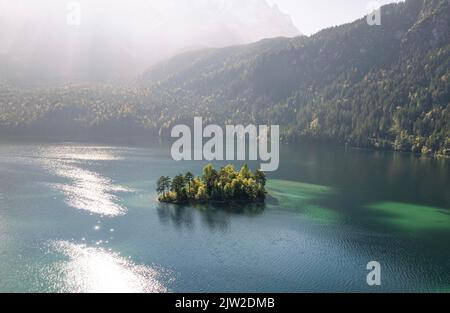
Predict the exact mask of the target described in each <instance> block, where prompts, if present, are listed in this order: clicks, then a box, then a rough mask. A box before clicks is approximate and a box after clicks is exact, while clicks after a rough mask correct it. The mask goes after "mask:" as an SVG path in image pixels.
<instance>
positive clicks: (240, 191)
mask: <svg viewBox="0 0 450 313" xmlns="http://www.w3.org/2000/svg"><path fill="white" fill-rule="evenodd" d="M266 182H267V179H266V176H265V174H264V173H263V172H262V171H260V170H257V171H255V172H254V173H253V172H252V171H251V170H250V169H249V167H248V165H247V164H244V165H243V166H242V167H241V169H240V170H239V171H236V169H235V168H234V166H233V165H227V166H225V167H222V168H221V169H220V170H219V171H217V170H216V169H214V167H213V166H212V165H211V164H208V165H207V166H205V167H204V168H203V171H202V176H201V177H200V176H198V177H194V175H193V174H192V173H191V172H187V173H186V174H185V175H181V174H180V175H177V176H175V177H174V178H173V179H172V180H170V178H169V177H164V176H163V177H161V178H160V179H159V180H158V184H157V189H156V191H157V193H158V196H159V197H158V200H159V201H161V202H166V203H207V202H247V203H252V202H263V201H264V200H265V197H266V190H265V185H266ZM168 190H169V192H167V191H168Z"/></svg>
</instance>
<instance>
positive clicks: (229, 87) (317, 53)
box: [0, 0, 450, 155]
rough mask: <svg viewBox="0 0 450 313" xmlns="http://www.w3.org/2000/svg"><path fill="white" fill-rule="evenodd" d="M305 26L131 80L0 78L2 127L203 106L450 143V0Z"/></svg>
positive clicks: (245, 118) (136, 117) (388, 143)
mask: <svg viewBox="0 0 450 313" xmlns="http://www.w3.org/2000/svg"><path fill="white" fill-rule="evenodd" d="M381 14H382V15H381V17H382V20H381V23H382V24H381V25H380V26H370V25H368V24H367V21H366V18H361V19H360V20H357V21H355V22H353V23H350V24H346V25H342V26H338V27H334V28H330V29H326V30H323V31H321V32H319V33H317V34H316V35H313V36H311V37H298V38H294V39H287V38H275V39H266V40H263V41H260V42H257V43H254V44H250V45H243V46H233V47H228V48H221V49H206V50H201V51H197V52H190V53H186V54H182V55H179V56H177V57H175V58H173V59H170V60H168V61H166V62H163V63H161V64H158V65H157V66H154V67H153V68H151V69H149V70H148V71H146V72H145V73H144V74H143V75H142V76H141V77H139V79H137V80H136V82H135V84H132V85H130V86H120V87H119V86H102V85H96V86H91V85H86V86H60V87H53V88H40V89H32V90H22V89H18V88H16V87H13V86H10V85H8V84H6V83H4V84H2V85H1V86H3V87H2V91H1V94H2V97H1V99H0V125H1V126H0V128H1V129H2V131H8V132H12V133H15V132H23V131H34V132H36V130H37V129H40V130H42V129H46V131H48V132H51V131H52V130H53V131H54V130H55V129H63V130H64V131H66V132H68V133H70V132H72V131H74V130H77V131H80V130H89V131H92V130H95V131H98V130H103V131H107V132H108V133H109V130H110V129H117V130H119V131H128V130H130V129H132V130H133V131H138V132H139V131H142V132H144V133H146V132H154V133H159V134H167V133H168V130H169V129H170V128H171V126H172V125H174V124H176V123H191V122H192V118H193V116H203V117H204V119H205V120H207V121H208V122H215V123H219V124H222V123H258V124H261V123H268V124H280V125H281V127H282V133H283V137H284V138H285V139H286V140H297V139H304V138H308V139H312V140H327V141H333V142H340V143H348V144H351V145H353V146H360V147H374V148H386V149H391V148H392V149H396V150H402V151H414V152H423V153H439V154H446V155H449V154H450V125H449V123H450V90H449V89H450V82H449V79H450V25H449V20H450V18H449V16H450V4H449V1H447V0H408V1H406V2H404V3H398V4H391V5H387V6H384V7H382V9H381Z"/></svg>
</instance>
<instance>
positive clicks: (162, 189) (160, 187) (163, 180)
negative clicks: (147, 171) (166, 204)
mask: <svg viewBox="0 0 450 313" xmlns="http://www.w3.org/2000/svg"><path fill="white" fill-rule="evenodd" d="M170 186H171V180H170V177H167V176H161V177H160V178H159V179H158V181H157V183H156V192H158V194H162V195H163V197H164V198H165V197H166V192H167V191H169V190H170Z"/></svg>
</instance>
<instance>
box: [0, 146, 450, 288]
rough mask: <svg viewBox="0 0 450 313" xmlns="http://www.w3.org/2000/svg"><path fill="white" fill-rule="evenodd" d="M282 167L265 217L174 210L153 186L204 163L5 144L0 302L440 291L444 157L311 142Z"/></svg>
mask: <svg viewBox="0 0 450 313" xmlns="http://www.w3.org/2000/svg"><path fill="white" fill-rule="evenodd" d="M280 160H281V163H280V168H279V170H278V171H277V172H274V173H270V174H269V177H268V178H269V181H268V186H267V187H268V190H269V197H268V200H267V203H266V205H265V207H252V206H249V207H239V208H233V207H214V206H208V207H202V206H198V207H190V206H185V207H177V206H172V205H161V204H158V203H157V201H156V200H155V198H156V193H155V187H156V180H157V179H158V178H159V177H160V176H161V175H167V176H172V177H173V176H174V175H176V174H179V173H181V172H185V171H187V170H190V171H192V172H193V173H194V174H196V175H199V174H200V171H201V168H202V167H203V166H204V165H205V164H206V163H205V162H174V161H173V160H172V159H171V158H170V145H169V144H165V143H142V144H136V145H131V144H128V145H118V144H110V143H106V144H105V143H102V142H96V143H92V142H90V143H75V142H70V143H68V142H53V141H45V142H43V141H39V140H36V139H33V140H24V139H20V140H19V139H14V140H12V139H11V140H6V139H3V140H2V141H1V142H0V177H1V179H0V277H2V280H1V281H0V292H7V291H10V292H29V291H34V292H102V291H107V292H108V291H123V292H296V291H308V292H311V291H313V292H321V291H342V292H344V291H362V292H378V291H380V292H381V291H417V292H424V291H431V292H439V291H449V288H450V251H449V249H448V247H449V246H450V236H449V235H450V194H449V190H450V181H449V175H448V173H449V162H448V160H445V159H436V158H427V157H417V156H415V155H413V154H402V153H394V152H374V151H366V150H355V149H345V148H336V147H331V146H328V147H324V146H312V145H306V144H298V145H290V146H282V147H281V157H280ZM223 164H225V163H217V164H215V165H216V166H220V165H223ZM240 164H241V163H236V165H240ZM250 165H251V166H254V164H250ZM374 260H375V261H378V262H380V263H381V266H382V286H380V287H369V286H368V285H367V283H366V275H367V274H368V271H367V270H366V265H367V263H368V262H370V261H374Z"/></svg>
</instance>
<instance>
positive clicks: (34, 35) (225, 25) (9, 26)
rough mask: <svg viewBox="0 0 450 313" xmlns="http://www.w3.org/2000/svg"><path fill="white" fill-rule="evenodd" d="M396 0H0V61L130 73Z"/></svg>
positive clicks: (39, 69)
mask: <svg viewBox="0 0 450 313" xmlns="http://www.w3.org/2000/svg"><path fill="white" fill-rule="evenodd" d="M395 1H398V0H375V1H373V0H0V66H1V67H2V68H3V72H6V70H5V68H6V67H5V64H6V65H8V68H10V70H8V72H11V73H23V75H24V76H27V77H30V76H31V74H30V72H32V73H35V74H36V75H37V76H45V75H44V74H46V75H47V76H52V77H60V76H64V77H80V79H81V78H85V77H88V78H92V77H93V78H92V79H101V78H102V77H106V78H108V79H109V78H111V77H124V76H128V75H130V76H134V75H135V74H136V73H139V72H142V71H143V70H144V69H146V68H148V67H149V66H150V65H152V64H154V63H156V62H159V61H161V60H163V59H166V58H168V57H171V56H173V55H176V54H178V53H180V52H183V51H187V50H193V49H200V48H204V47H223V46H229V45H236V44H244V43H250V42H255V41H258V40H260V39H263V38H271V37H278V36H284V37H295V36H298V35H300V34H301V33H303V34H306V35H310V34H313V33H315V32H317V31H319V30H321V29H323V28H326V27H330V26H335V25H340V24H343V23H347V22H351V21H353V20H356V19H358V18H361V17H362V16H364V15H366V14H368V13H369V12H370V8H372V9H373V5H374V3H375V4H378V5H379V6H381V5H384V4H387V3H390V2H395ZM72 2H74V3H78V4H77V5H78V6H79V7H80V11H79V13H77V14H75V12H78V11H77V10H74V9H72V8H69V7H68V6H67V5H68V4H69V3H72ZM74 15H77V16H78V15H79V16H80V18H79V19H72V17H73V16H74ZM75 20H78V23H77V24H76V25H72V24H71V23H69V21H75ZM18 68H20V69H21V70H18ZM25 70H27V71H28V72H25ZM1 74H2V73H1V72H0V75H1Z"/></svg>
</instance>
